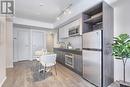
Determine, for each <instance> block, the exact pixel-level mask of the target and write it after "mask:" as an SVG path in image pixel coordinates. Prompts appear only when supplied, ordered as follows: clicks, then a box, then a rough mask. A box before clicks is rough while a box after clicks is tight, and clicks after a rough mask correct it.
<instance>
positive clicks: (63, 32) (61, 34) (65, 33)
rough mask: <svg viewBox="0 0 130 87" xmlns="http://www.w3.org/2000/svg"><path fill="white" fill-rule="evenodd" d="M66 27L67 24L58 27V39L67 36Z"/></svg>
mask: <svg viewBox="0 0 130 87" xmlns="http://www.w3.org/2000/svg"><path fill="white" fill-rule="evenodd" d="M68 29H69V27H68V25H66V26H64V27H62V28H60V29H59V39H62V38H67V37H69V35H68Z"/></svg>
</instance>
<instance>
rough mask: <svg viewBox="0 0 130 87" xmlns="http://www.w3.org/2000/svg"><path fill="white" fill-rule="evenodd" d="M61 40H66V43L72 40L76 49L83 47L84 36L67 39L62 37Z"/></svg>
mask: <svg viewBox="0 0 130 87" xmlns="http://www.w3.org/2000/svg"><path fill="white" fill-rule="evenodd" d="M61 42H65V43H66V44H68V43H69V42H70V43H71V45H72V47H73V48H74V49H75V48H80V49H82V36H75V37H69V38H66V39H62V40H61Z"/></svg>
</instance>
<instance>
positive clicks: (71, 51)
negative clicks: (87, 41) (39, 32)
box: [54, 48, 82, 55]
mask: <svg viewBox="0 0 130 87" xmlns="http://www.w3.org/2000/svg"><path fill="white" fill-rule="evenodd" d="M54 50H59V51H64V52H69V53H72V54H77V55H82V50H75V49H66V48H54Z"/></svg>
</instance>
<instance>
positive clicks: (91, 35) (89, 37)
mask: <svg viewBox="0 0 130 87" xmlns="http://www.w3.org/2000/svg"><path fill="white" fill-rule="evenodd" d="M101 32H102V30H95V31H92V32H88V33H85V34H83V48H90V49H101V45H102V44H101V42H102V39H101V37H102V36H101V35H102V33H101Z"/></svg>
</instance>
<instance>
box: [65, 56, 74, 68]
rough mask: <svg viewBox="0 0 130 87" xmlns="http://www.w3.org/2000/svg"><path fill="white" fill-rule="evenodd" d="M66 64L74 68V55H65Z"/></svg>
mask: <svg viewBox="0 0 130 87" xmlns="http://www.w3.org/2000/svg"><path fill="white" fill-rule="evenodd" d="M65 65H67V66H70V67H71V68H74V56H70V55H65Z"/></svg>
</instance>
